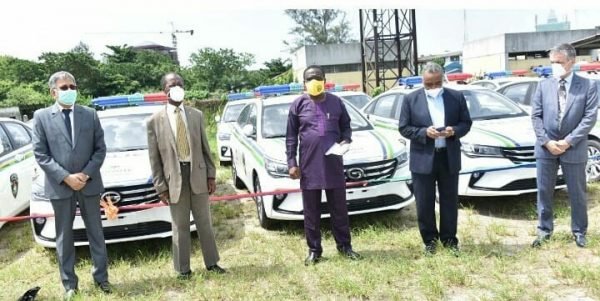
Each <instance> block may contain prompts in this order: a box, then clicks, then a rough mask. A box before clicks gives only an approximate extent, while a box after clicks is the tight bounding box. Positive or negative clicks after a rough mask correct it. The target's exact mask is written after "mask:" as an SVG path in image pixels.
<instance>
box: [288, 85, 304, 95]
mask: <svg viewBox="0 0 600 301" xmlns="http://www.w3.org/2000/svg"><path fill="white" fill-rule="evenodd" d="M289 86H290V92H292V93H302V92H304V84H302V83H290V84H289Z"/></svg>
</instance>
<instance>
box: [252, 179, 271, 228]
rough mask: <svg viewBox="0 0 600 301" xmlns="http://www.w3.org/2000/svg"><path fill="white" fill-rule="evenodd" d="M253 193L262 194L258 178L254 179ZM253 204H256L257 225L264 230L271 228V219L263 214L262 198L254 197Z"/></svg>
mask: <svg viewBox="0 0 600 301" xmlns="http://www.w3.org/2000/svg"><path fill="white" fill-rule="evenodd" d="M253 182H254V192H255V193H257V192H262V188H261V187H260V180H259V179H258V176H255V177H254V181H253ZM254 203H256V214H257V216H258V223H259V224H260V226H261V227H263V228H264V229H271V228H273V225H274V222H273V220H272V219H270V218H268V217H267V213H266V212H265V203H264V202H263V197H262V196H255V197H254Z"/></svg>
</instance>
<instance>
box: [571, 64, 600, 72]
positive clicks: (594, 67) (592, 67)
mask: <svg viewBox="0 0 600 301" xmlns="http://www.w3.org/2000/svg"><path fill="white" fill-rule="evenodd" d="M573 71H575V72H577V71H588V72H589V71H600V63H589V64H577V65H575V66H573Z"/></svg>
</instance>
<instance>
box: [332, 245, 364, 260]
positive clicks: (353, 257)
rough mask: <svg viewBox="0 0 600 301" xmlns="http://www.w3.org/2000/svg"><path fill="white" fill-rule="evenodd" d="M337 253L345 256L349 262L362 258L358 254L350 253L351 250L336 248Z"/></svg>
mask: <svg viewBox="0 0 600 301" xmlns="http://www.w3.org/2000/svg"><path fill="white" fill-rule="evenodd" d="M338 251H339V252H340V254H342V255H343V256H346V257H347V258H348V259H350V260H360V259H361V258H362V256H360V254H358V253H356V252H354V251H352V249H341V248H338Z"/></svg>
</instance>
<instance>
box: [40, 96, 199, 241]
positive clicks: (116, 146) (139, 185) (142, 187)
mask: <svg viewBox="0 0 600 301" xmlns="http://www.w3.org/2000/svg"><path fill="white" fill-rule="evenodd" d="M144 98H145V100H146V101H144ZM161 101H162V102H161ZM164 101H166V96H165V95H164V94H162V93H156V94H147V95H141V94H134V95H130V96H113V97H102V98H98V99H94V100H93V103H94V104H95V105H97V106H102V107H105V108H106V109H105V110H99V111H98V117H99V118H100V123H101V124H102V128H103V129H104V140H105V142H106V147H107V154H106V159H105V160H104V164H103V165H102V168H101V169H100V172H101V173H102V179H103V181H104V187H105V192H104V194H103V196H110V197H111V198H112V200H113V202H114V203H115V205H116V206H117V207H121V206H126V205H139V204H156V203H158V202H159V199H158V196H157V194H156V190H155V189H154V186H153V184H152V178H151V175H152V173H151V169H150V161H149V159H148V143H147V134H146V120H147V119H148V118H149V117H150V116H151V115H152V114H153V113H155V112H157V111H158V110H162V109H164ZM130 104H138V106H129V105H130ZM142 104H150V105H142ZM43 185H44V173H43V171H41V169H38V170H37V173H36V174H35V175H34V183H33V188H32V193H31V208H30V212H31V214H52V213H53V210H52V205H51V204H50V201H49V200H48V199H47V198H46V197H45V196H44V186H43ZM31 225H32V229H33V236H34V238H35V241H36V242H37V243H39V244H41V245H43V246H45V247H52V248H53V247H56V233H55V230H54V218H36V219H34V220H32V221H31ZM192 225H193V224H192ZM102 226H103V230H104V238H105V239H106V243H118V242H125V241H134V240H143V239H150V238H163V237H169V236H171V235H172V233H171V215H170V213H169V208H168V207H166V206H164V207H157V208H151V209H142V210H132V211H123V212H119V214H118V218H117V219H116V220H108V219H106V216H105V215H104V214H102ZM193 229H195V226H192V230H193ZM73 231H74V240H75V245H77V246H79V245H87V244H88V240H87V235H86V233H85V225H84V223H83V220H82V219H81V217H80V216H76V217H75V221H74V223H73Z"/></svg>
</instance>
